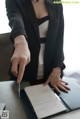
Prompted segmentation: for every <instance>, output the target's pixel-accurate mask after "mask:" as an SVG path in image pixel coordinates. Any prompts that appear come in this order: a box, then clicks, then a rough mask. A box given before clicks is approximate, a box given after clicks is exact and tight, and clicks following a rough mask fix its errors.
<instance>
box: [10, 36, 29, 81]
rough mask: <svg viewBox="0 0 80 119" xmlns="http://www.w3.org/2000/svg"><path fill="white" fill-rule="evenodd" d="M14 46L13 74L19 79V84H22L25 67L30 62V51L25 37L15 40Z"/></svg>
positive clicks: (18, 37)
mask: <svg viewBox="0 0 80 119" xmlns="http://www.w3.org/2000/svg"><path fill="white" fill-rule="evenodd" d="M14 46H15V50H14V53H13V56H12V58H11V63H12V67H11V72H12V73H13V75H14V76H16V77H17V82H20V81H21V80H22V78H23V74H24V70H25V66H26V65H27V64H28V63H29V62H30V51H29V48H28V44H27V41H26V39H25V37H24V36H23V35H20V36H17V37H16V38H15V40H14Z"/></svg>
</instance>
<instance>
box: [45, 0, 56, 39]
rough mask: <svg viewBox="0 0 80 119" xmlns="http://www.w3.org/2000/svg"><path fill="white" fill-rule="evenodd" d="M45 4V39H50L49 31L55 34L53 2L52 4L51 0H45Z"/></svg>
mask: <svg viewBox="0 0 80 119" xmlns="http://www.w3.org/2000/svg"><path fill="white" fill-rule="evenodd" d="M45 2H46V6H47V9H48V12H49V16H50V17H49V18H50V19H49V26H48V32H47V40H48V39H49V40H50V35H51V33H52V34H53V35H55V30H56V11H55V4H53V0H46V1H45Z"/></svg>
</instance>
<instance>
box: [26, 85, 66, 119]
mask: <svg viewBox="0 0 80 119" xmlns="http://www.w3.org/2000/svg"><path fill="white" fill-rule="evenodd" d="M25 92H26V94H27V96H28V98H29V100H30V101H31V104H32V106H33V108H34V111H35V113H36V115H37V117H38V119H41V118H44V117H47V116H50V115H53V114H56V113H59V112H61V111H65V110H66V107H65V106H64V105H63V103H62V102H61V100H60V98H59V97H58V96H56V94H55V93H54V92H53V91H52V89H51V88H50V87H49V86H48V85H46V86H43V85H42V84H40V85H35V86H29V87H26V88H25Z"/></svg>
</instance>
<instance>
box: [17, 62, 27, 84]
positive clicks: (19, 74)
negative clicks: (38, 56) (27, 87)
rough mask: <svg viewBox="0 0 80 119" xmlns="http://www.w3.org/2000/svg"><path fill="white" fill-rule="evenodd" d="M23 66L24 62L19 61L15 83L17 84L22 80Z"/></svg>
mask: <svg viewBox="0 0 80 119" xmlns="http://www.w3.org/2000/svg"><path fill="white" fill-rule="evenodd" d="M25 66H26V62H25V61H24V60H23V61H21V62H20V65H19V73H18V77H17V83H19V82H20V81H21V80H22V78H23V74H24V70H25Z"/></svg>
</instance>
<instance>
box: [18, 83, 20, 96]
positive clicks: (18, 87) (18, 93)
mask: <svg viewBox="0 0 80 119" xmlns="http://www.w3.org/2000/svg"><path fill="white" fill-rule="evenodd" d="M18 96H19V98H20V82H19V84H18Z"/></svg>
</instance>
